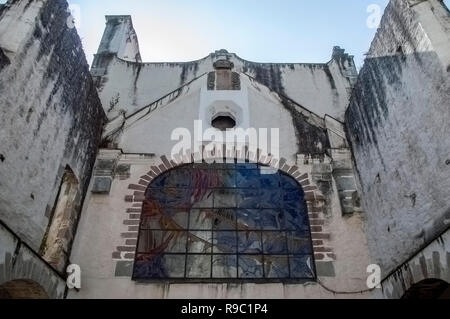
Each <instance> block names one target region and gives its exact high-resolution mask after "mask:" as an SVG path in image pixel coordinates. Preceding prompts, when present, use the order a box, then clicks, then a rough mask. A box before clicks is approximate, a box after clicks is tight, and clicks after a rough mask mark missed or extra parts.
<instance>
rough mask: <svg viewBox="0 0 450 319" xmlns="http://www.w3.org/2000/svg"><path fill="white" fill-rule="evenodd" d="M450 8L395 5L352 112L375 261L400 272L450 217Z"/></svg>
mask: <svg viewBox="0 0 450 319" xmlns="http://www.w3.org/2000/svg"><path fill="white" fill-rule="evenodd" d="M449 26H450V16H449V11H448V10H447V9H446V8H445V7H444V6H443V5H442V2H440V1H438V0H430V1H425V2H423V1H421V2H419V1H406V0H392V1H391V2H390V4H389V6H388V7H387V9H386V12H385V14H384V17H383V20H382V22H381V27H380V29H379V30H378V32H377V35H376V37H375V39H374V41H373V43H372V46H371V49H370V51H369V55H368V58H367V60H366V62H365V65H364V67H363V69H362V70H361V72H360V77H359V80H358V83H357V85H356V88H355V91H354V93H353V97H352V100H351V103H350V106H349V109H348V111H347V113H346V123H347V126H348V133H349V134H348V135H349V137H350V140H351V143H352V147H353V153H354V158H355V162H356V165H357V170H358V172H359V177H360V184H361V188H362V198H363V202H364V206H365V211H366V212H367V227H366V229H367V236H368V243H369V248H370V252H371V255H372V257H373V261H374V262H375V263H379V264H380V265H381V266H382V268H383V273H384V274H387V273H388V272H390V271H392V270H393V269H395V268H396V267H397V266H398V265H400V264H402V263H404V262H405V261H406V260H407V259H408V258H409V257H411V256H412V255H413V254H415V253H416V252H417V251H418V250H419V249H420V248H421V247H422V246H423V245H424V244H426V243H429V242H430V241H431V240H433V239H434V238H435V237H436V236H438V235H440V234H441V233H442V232H443V230H444V229H445V227H446V225H448V221H449V219H450V194H449V192H448V190H449V189H450V155H449V149H450V139H449V134H448V123H450V102H449V101H450V80H449V71H450V68H449V65H450V60H449V59H448V52H450V41H449V40H450V39H449V32H448V28H449Z"/></svg>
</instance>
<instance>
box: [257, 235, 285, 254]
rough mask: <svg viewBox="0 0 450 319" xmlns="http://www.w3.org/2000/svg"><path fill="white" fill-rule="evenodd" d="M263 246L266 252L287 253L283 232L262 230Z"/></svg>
mask: <svg viewBox="0 0 450 319" xmlns="http://www.w3.org/2000/svg"><path fill="white" fill-rule="evenodd" d="M263 247H264V253H266V254H287V250H288V249H287V241H286V234H285V233H284V232H271V231H266V232H263Z"/></svg>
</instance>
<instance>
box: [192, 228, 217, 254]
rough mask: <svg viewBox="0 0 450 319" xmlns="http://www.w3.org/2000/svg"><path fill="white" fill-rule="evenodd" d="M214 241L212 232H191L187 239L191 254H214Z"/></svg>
mask: <svg viewBox="0 0 450 319" xmlns="http://www.w3.org/2000/svg"><path fill="white" fill-rule="evenodd" d="M212 246H213V239H212V232H211V231H190V232H189V235H188V239H187V247H188V252H189V253H204V254H210V253H211V252H212Z"/></svg>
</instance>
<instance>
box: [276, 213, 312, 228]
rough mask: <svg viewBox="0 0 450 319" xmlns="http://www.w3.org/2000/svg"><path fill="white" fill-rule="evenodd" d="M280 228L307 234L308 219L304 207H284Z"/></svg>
mask: <svg viewBox="0 0 450 319" xmlns="http://www.w3.org/2000/svg"><path fill="white" fill-rule="evenodd" d="M283 219H284V220H283V222H282V228H284V229H286V230H296V231H299V232H304V233H305V234H309V220H308V214H307V211H306V209H305V210H300V211H299V210H296V209H285V210H284V215H283Z"/></svg>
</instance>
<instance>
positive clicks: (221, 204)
mask: <svg viewBox="0 0 450 319" xmlns="http://www.w3.org/2000/svg"><path fill="white" fill-rule="evenodd" d="M236 206H237V204H236V190H234V189H217V190H215V191H214V208H233V207H236Z"/></svg>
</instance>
